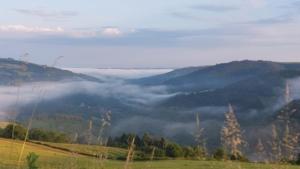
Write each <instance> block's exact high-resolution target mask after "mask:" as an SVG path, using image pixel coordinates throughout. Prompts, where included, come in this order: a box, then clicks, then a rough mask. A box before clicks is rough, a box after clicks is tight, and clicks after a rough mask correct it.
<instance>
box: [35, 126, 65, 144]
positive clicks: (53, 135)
mask: <svg viewBox="0 0 300 169" xmlns="http://www.w3.org/2000/svg"><path fill="white" fill-rule="evenodd" d="M29 139H31V140H36V141H47V142H55V143H68V142H70V139H69V137H68V136H67V135H66V134H63V133H59V132H54V131H46V130H41V129H32V130H30V132H29Z"/></svg>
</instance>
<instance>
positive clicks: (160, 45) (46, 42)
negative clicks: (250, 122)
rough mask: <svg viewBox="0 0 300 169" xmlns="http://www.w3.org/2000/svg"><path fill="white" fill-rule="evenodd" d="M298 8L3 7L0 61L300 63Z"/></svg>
mask: <svg viewBox="0 0 300 169" xmlns="http://www.w3.org/2000/svg"><path fill="white" fill-rule="evenodd" d="M299 30H300V0H226V1H224V0H201V1H200V0H151V1H148V0H147V1H146V0H126V1H125V0H109V1H104V0H89V1H86V0H85V1H84V0H63V1H61V0H26V1H20V0H9V1H3V2H2V3H1V6H0V57H2V58H8V57H10V58H15V59H24V58H25V57H24V56H26V60H27V61H31V62H35V63H39V64H47V65H52V64H53V63H54V62H57V59H56V58H58V57H60V56H63V57H60V60H59V62H57V66H59V67H78V68H79V67H89V68H132V67H134V68H176V67H186V66H198V65H212V64H216V63H223V62H229V61H233V60H244V59H249V60H272V61H281V62H300V55H299V54H300V47H299V45H300V31H299Z"/></svg>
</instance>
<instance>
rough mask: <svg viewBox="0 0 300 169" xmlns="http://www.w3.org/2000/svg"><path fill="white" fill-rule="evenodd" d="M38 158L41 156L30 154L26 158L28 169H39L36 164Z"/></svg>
mask: <svg viewBox="0 0 300 169" xmlns="http://www.w3.org/2000/svg"><path fill="white" fill-rule="evenodd" d="M38 158H39V156H38V155H37V154H35V153H29V154H28V156H27V157H26V160H27V166H28V169H38V167H37V164H36V162H37V160H38Z"/></svg>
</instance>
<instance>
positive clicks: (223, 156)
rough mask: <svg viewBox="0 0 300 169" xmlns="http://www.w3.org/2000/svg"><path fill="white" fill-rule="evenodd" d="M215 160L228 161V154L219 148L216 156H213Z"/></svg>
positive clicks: (215, 153)
mask: <svg viewBox="0 0 300 169" xmlns="http://www.w3.org/2000/svg"><path fill="white" fill-rule="evenodd" d="M213 157H214V159H216V160H226V159H227V157H226V152H225V150H224V149H223V148H218V149H217V150H216V151H215V152H214V154H213Z"/></svg>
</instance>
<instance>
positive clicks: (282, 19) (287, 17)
mask: <svg viewBox="0 0 300 169" xmlns="http://www.w3.org/2000/svg"><path fill="white" fill-rule="evenodd" d="M293 19H294V18H293V15H291V14H284V15H279V16H273V17H269V18H264V19H258V20H255V21H250V22H248V23H249V24H279V23H288V22H291V21H293Z"/></svg>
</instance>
